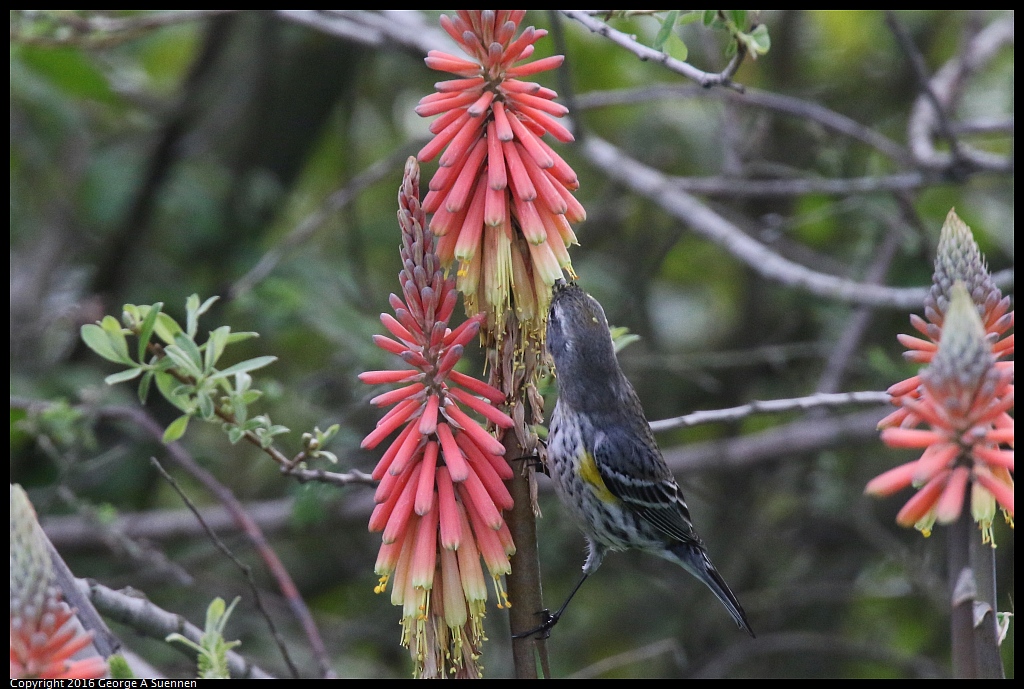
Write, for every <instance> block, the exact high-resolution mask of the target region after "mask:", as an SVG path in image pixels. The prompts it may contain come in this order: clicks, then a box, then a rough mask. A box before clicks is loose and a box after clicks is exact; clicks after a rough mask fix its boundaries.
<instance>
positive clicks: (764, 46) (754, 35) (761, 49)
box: [749, 24, 772, 55]
mask: <svg viewBox="0 0 1024 689" xmlns="http://www.w3.org/2000/svg"><path fill="white" fill-rule="evenodd" d="M749 45H750V47H751V49H752V50H753V52H754V53H756V54H757V55H764V54H765V53H767V52H768V50H769V49H770V48H771V47H772V39H771V37H770V36H769V35H768V26H767V25H766V24H759V25H758V26H757V27H756V28H755V29H754V30H753V31H752V32H751V33H750V41H749Z"/></svg>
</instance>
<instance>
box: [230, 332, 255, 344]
mask: <svg viewBox="0 0 1024 689" xmlns="http://www.w3.org/2000/svg"><path fill="white" fill-rule="evenodd" d="M259 336H260V334H259V333H253V332H245V331H243V332H237V333H231V334H230V335H228V344H235V343H236V342H242V341H244V340H251V339H252V338H254V337H259Z"/></svg>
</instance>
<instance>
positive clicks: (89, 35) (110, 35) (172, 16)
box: [11, 10, 238, 48]
mask: <svg viewBox="0 0 1024 689" xmlns="http://www.w3.org/2000/svg"><path fill="white" fill-rule="evenodd" d="M231 12H238V10H171V11H166V12H147V13H145V14H133V15H131V16H127V17H108V16H106V15H103V14H96V13H94V14H88V15H82V14H77V13H75V12H73V11H59V12H58V11H47V12H45V13H40V12H34V11H33V12H30V11H26V10H19V11H17V12H14V13H12V20H11V41H16V42H18V43H26V44H31V45H42V46H63V45H73V46H82V47H84V48H109V47H111V46H114V45H118V44H121V43H124V42H125V41H130V40H132V39H134V38H138V37H139V36H140V35H142V34H144V33H147V32H149V31H153V30H154V29H161V28H163V27H165V26H173V25H174V24H186V23H188V22H195V21H201V20H203V19H209V18H211V17H216V16H218V15H221V14H228V13H231ZM15 14H17V15H19V16H18V20H17V21H15V20H14V15H15ZM36 15H45V16H39V17H38V18H39V19H41V20H43V21H46V22H51V23H53V24H54V25H55V28H54V30H53V31H52V34H51V35H40V34H38V33H31V32H25V31H22V30H20V29H21V25H22V24H24V23H26V22H32V21H34V20H35V19H36V18H37V17H36Z"/></svg>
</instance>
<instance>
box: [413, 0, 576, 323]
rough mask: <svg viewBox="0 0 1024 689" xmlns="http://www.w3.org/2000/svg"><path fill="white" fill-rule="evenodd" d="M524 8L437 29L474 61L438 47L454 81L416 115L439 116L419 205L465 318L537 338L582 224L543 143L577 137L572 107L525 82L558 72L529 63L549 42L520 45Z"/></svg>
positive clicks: (569, 175)
mask: <svg viewBox="0 0 1024 689" xmlns="http://www.w3.org/2000/svg"><path fill="white" fill-rule="evenodd" d="M525 13H526V11H525V10H459V11H458V13H457V15H456V16H454V17H449V16H442V17H441V26H442V27H443V28H444V30H445V31H447V32H448V34H449V35H450V36H451V37H452V38H453V39H454V40H455V42H456V43H457V44H458V45H459V47H460V48H461V49H462V50H463V51H465V53H466V54H467V55H469V56H470V58H472V59H471V60H466V59H464V58H461V57H456V56H454V55H450V54H448V53H444V52H441V51H437V50H432V51H430V53H429V54H428V56H427V58H426V63H427V66H428V67H430V68H431V69H436V70H439V71H442V72H448V73H451V74H454V75H455V76H456V77H457V78H455V79H451V80H448V81H441V82H438V83H437V84H436V85H435V86H436V88H437V92H436V93H433V94H430V95H428V96H425V97H424V98H423V99H422V100H421V101H420V103H419V106H418V107H417V108H416V112H417V113H418V114H419V115H421V116H423V117H431V116H434V115H440V117H438V118H437V119H436V120H435V121H434V122H433V123H432V124H431V126H430V131H431V132H432V133H434V134H435V136H434V138H433V139H432V140H431V141H430V143H428V144H427V145H426V146H424V147H423V149H422V150H421V151H420V152H419V156H418V157H419V159H420V160H421V161H424V162H425V161H429V160H432V159H433V158H435V157H436V156H437V155H438V154H440V153H441V152H442V150H443V151H444V153H443V154H442V155H441V159H440V161H439V165H440V167H439V169H438V171H437V173H436V174H435V175H434V177H433V178H432V179H431V180H430V185H429V186H430V192H429V193H428V194H427V196H426V198H424V200H423V208H424V210H425V211H426V212H427V213H432V214H433V217H432V219H431V222H430V229H431V231H432V232H433V233H434V234H435V235H437V236H438V237H439V238H440V239H439V241H438V247H437V253H438V255H439V256H440V257H441V260H442V262H443V263H444V264H445V265H449V264H450V263H452V262H453V261H456V260H457V261H458V282H457V285H458V288H459V289H460V290H461V291H462V292H463V294H464V295H465V299H466V308H467V312H470V313H475V312H477V311H480V310H484V311H485V312H486V313H487V314H488V318H489V323H488V328H489V329H490V330H491V331H492V332H496V331H500V330H501V328H502V326H503V324H504V319H505V314H506V313H507V311H508V309H509V308H510V307H514V308H515V309H516V315H517V317H518V320H519V321H520V322H521V323H523V324H525V325H526V326H527V327H528V328H530V330H531V336H532V337H535V338H537V339H538V340H539V338H541V337H542V333H543V327H542V325H543V319H544V317H545V315H546V313H547V305H548V303H549V301H550V299H551V286H552V285H553V284H554V282H555V281H556V280H557V279H559V278H561V277H562V270H563V269H565V270H567V271H568V272H569V274H570V275H571V276H573V277H575V274H574V273H573V272H572V264H571V262H570V260H569V253H568V251H567V247H568V246H569V245H571V244H576V243H577V242H576V235H575V234H574V233H573V230H572V227H571V226H570V223H579V222H582V221H583V220H584V219H585V218H586V212H585V211H584V209H583V206H582V205H580V203H579V202H578V201H577V200H576V199H575V198H574V197H573V195H572V193H571V191H572V190H574V189H577V188H578V187H579V181H578V179H577V177H576V173H575V172H573V170H572V168H570V167H569V165H568V164H566V162H565V161H564V160H563V159H562V158H561V156H559V155H558V153H556V152H555V151H554V150H553V149H552V148H551V147H550V146H548V144H547V143H546V142H545V141H544V139H543V135H544V134H545V133H548V134H551V135H552V136H553V137H554V138H555V139H557V140H558V141H561V142H570V141H572V140H573V136H572V134H571V133H570V132H569V130H568V129H566V128H565V127H564V126H563V125H562V124H560V123H559V122H558V121H557V119H556V118H560V117H562V116H563V115H565V114H566V113H567V112H568V110H566V108H565V107H564V106H562V105H559V104H557V103H555V102H554V99H555V97H556V96H557V94H556V93H555V92H554V91H552V90H551V89H548V88H545V87H542V86H540V85H539V84H536V83H533V82H529V81H523V80H522V77H529V76H531V75H534V74H538V73H540V72H543V71H546V70H550V69H554V68H556V67H558V66H559V65H561V64H562V61H563V57H562V56H561V55H555V56H551V57H546V58H543V59H540V60H536V61H534V62H530V63H525V64H517V63H522V61H523V60H526V59H528V58H529V57H530V56H531V55H533V52H534V43H535V42H536V41H537V40H538V39H540V38H542V37H543V36H545V35H546V34H547V32H546V31H544V30H543V29H535V28H534V27H532V26H530V27H527V28H526V29H525V30H524V31H523V32H522V33H521V34H519V35H518V36H516V32H517V30H518V27H519V23H520V22H521V21H522V19H523V16H524V15H525Z"/></svg>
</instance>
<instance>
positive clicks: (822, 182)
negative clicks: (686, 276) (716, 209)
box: [672, 172, 941, 198]
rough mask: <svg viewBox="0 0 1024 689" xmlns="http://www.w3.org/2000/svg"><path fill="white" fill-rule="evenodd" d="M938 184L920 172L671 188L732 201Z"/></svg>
mask: <svg viewBox="0 0 1024 689" xmlns="http://www.w3.org/2000/svg"><path fill="white" fill-rule="evenodd" d="M940 181H941V180H940V179H939V178H937V177H934V176H932V175H925V174H923V173H921V172H900V173H896V174H892V175H869V176H867V177H846V178H842V179H828V178H824V177H802V178H796V179H749V178H746V177H728V176H720V177H673V178H672V184H673V186H674V187H675V188H677V189H679V190H681V191H688V192H691V193H694V194H705V195H708V196H728V197H731V198H742V197H749V198H763V197H768V198H771V197H775V196H803V195H805V194H829V195H834V196H851V195H854V194H870V193H878V192H891V191H906V190H910V189H918V188H920V187H924V186H928V185H931V184H938V183H939V182H940Z"/></svg>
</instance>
